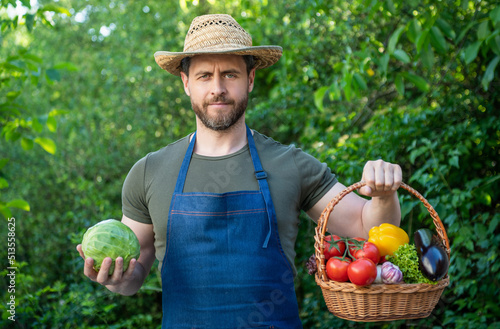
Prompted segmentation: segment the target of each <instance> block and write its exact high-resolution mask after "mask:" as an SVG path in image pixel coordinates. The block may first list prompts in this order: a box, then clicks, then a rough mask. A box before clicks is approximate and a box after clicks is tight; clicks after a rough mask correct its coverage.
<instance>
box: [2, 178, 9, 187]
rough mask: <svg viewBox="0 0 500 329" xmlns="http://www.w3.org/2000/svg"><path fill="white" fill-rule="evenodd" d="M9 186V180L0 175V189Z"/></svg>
mask: <svg viewBox="0 0 500 329" xmlns="http://www.w3.org/2000/svg"><path fill="white" fill-rule="evenodd" d="M7 187H9V182H7V180H6V179H5V178H3V177H0V189H4V188H7Z"/></svg>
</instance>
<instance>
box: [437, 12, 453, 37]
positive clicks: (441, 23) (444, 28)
mask: <svg viewBox="0 0 500 329" xmlns="http://www.w3.org/2000/svg"><path fill="white" fill-rule="evenodd" d="M436 25H437V26H438V27H439V29H440V30H441V32H443V33H444V35H446V36H447V37H448V38H450V39H452V40H453V39H455V37H456V36H457V35H456V34H455V31H453V28H452V27H451V25H450V24H448V22H447V21H445V20H444V19H443V18H442V17H439V18H438V19H437V20H436Z"/></svg>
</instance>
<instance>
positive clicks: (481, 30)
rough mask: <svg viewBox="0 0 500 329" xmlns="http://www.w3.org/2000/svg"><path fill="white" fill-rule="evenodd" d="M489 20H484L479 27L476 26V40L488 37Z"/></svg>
mask: <svg viewBox="0 0 500 329" xmlns="http://www.w3.org/2000/svg"><path fill="white" fill-rule="evenodd" d="M488 24H489V22H488V21H487V20H486V21H484V22H482V23H481V24H479V27H478V28H477V39H478V40H484V39H486V38H487V37H488V35H489V34H490V28H489V26H488Z"/></svg>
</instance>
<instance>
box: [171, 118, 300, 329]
mask: <svg viewBox="0 0 500 329" xmlns="http://www.w3.org/2000/svg"><path fill="white" fill-rule="evenodd" d="M247 138H248V145H249V149H250V154H251V157H252V161H253V165H254V169H255V175H256V179H257V180H258V183H259V191H236V192H229V193H222V194H219V193H200V192H193V193H183V189H184V182H185V180H186V175H187V171H188V168H189V163H190V161H191V156H192V153H193V149H194V143H195V140H196V134H195V135H194V136H193V138H192V140H191V142H190V144H189V147H188V150H187V151H186V155H185V157H184V160H183V163H182V166H181V169H180V171H179V176H178V178H177V183H176V187H175V191H174V194H173V196H172V200H171V204H170V211H169V215H168V216H169V217H168V228H167V240H166V251H165V255H164V258H163V264H162V272H161V278H162V308H163V320H162V329H166V328H175V329H181V328H207V329H208V328H213V329H224V328H227V329H229V328H231V329H239V328H287V329H288V328H302V324H301V322H300V319H299V314H298V306H297V299H296V296H295V290H294V285H293V271H292V267H291V266H290V264H289V262H288V260H287V259H286V257H285V254H284V253H283V249H282V248H281V243H280V241H279V236H278V226H277V221H276V214H275V211H274V206H273V203H272V200H271V194H270V192H269V186H268V184H267V179H266V178H267V175H266V173H265V172H264V171H263V169H262V165H261V162H260V159H259V156H258V154H257V149H256V147H255V142H254V139H253V136H252V133H251V131H250V129H249V128H248V127H247Z"/></svg>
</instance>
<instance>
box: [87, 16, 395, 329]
mask: <svg viewBox="0 0 500 329" xmlns="http://www.w3.org/2000/svg"><path fill="white" fill-rule="evenodd" d="M281 53H282V49H281V47H278V46H260V47H254V46H252V40H251V37H250V35H249V34H248V33H247V32H246V31H245V30H243V28H241V26H240V25H239V24H238V23H237V22H236V21H235V20H234V19H233V18H232V17H231V16H229V15H205V16H200V17H196V18H195V19H194V20H193V22H192V24H191V27H190V29H189V31H188V34H187V36H186V40H185V46H184V51H183V52H180V53H172V52H157V53H156V54H155V59H156V62H157V63H158V64H159V65H160V67H162V68H163V69H165V70H167V71H168V72H170V73H172V74H174V75H180V76H181V79H182V82H183V85H184V90H185V92H186V94H187V95H188V96H189V97H190V99H191V104H192V108H193V110H194V112H195V113H196V133H195V134H191V135H189V136H186V137H185V138H183V139H181V140H179V141H177V142H175V143H172V144H170V145H168V146H166V147H164V148H163V149H161V150H159V151H157V152H153V153H150V154H148V155H147V156H146V157H145V158H143V159H141V160H140V161H138V162H137V163H136V164H135V165H134V167H133V168H132V169H131V171H130V173H129V175H128V176H127V179H126V180H125V183H124V187H123V213H124V215H123V218H122V222H123V223H125V224H126V225H128V226H129V227H130V228H131V229H132V230H133V231H134V232H135V233H136V235H137V237H138V239H139V242H140V245H141V255H140V257H139V259H138V260H135V259H133V260H131V261H130V265H129V268H128V270H127V271H126V272H125V273H122V267H123V259H121V258H118V259H117V260H116V267H115V271H114V273H113V275H111V276H109V275H108V270H109V267H110V265H111V259H110V258H107V259H105V260H104V261H103V264H102V267H101V270H100V271H99V272H98V273H97V272H95V271H94V270H93V268H92V265H93V260H92V259H90V258H89V259H85V256H84V255H83V253H82V251H81V246H78V247H77V249H78V251H79V252H80V254H81V256H82V257H83V258H84V259H85V268H84V273H85V275H86V276H87V277H89V278H90V279H91V280H93V281H96V282H98V283H100V284H102V285H105V286H106V287H107V288H108V289H109V290H110V291H113V292H117V293H120V294H123V295H132V294H135V293H136V292H137V291H138V290H139V288H140V287H141V285H142V283H143V282H144V279H145V278H146V276H147V275H148V273H149V270H150V268H151V266H152V264H153V261H154V259H155V256H156V258H157V259H158V260H159V261H160V269H161V277H162V289H163V294H162V302H163V322H162V327H163V328H218V329H221V328H252V327H258V328H264V327H265V328H270V327H273V328H301V327H302V325H301V323H300V319H299V316H298V307H297V300H296V297H295V292H294V286H293V278H294V275H295V268H294V266H293V261H294V257H295V251H294V244H295V240H296V237H297V230H298V216H299V213H300V211H301V210H304V211H306V212H307V214H308V215H309V216H310V217H311V218H313V219H315V220H316V219H317V218H319V216H320V214H321V212H322V211H323V209H324V208H325V207H326V205H327V204H328V202H329V201H330V200H331V199H332V198H333V197H334V196H336V195H337V194H338V193H339V192H340V191H342V190H343V189H344V188H345V186H344V185H342V184H340V183H338V182H337V179H336V177H335V175H333V174H331V172H330V170H329V169H328V168H327V167H326V165H325V164H322V163H320V162H319V161H318V160H316V159H314V158H313V157H311V156H309V155H307V154H306V153H304V152H302V151H301V150H300V149H297V148H295V147H290V146H284V145H281V144H279V143H278V142H275V141H274V140H272V139H271V138H268V137H266V136H264V135H261V134H259V133H258V132H256V131H252V130H250V129H249V128H248V127H247V126H246V124H245V110H246V106H247V100H248V94H249V93H250V92H251V91H252V89H253V86H254V79H255V70H256V69H263V68H266V67H268V66H270V65H272V64H274V63H275V62H277V61H278V60H279V58H280V57H281ZM362 179H363V180H364V181H365V182H366V183H367V186H365V187H364V188H362V189H361V190H360V193H363V194H365V195H367V196H371V197H372V198H371V200H369V201H368V200H366V199H364V198H361V197H359V196H357V195H355V194H353V193H351V194H349V195H348V196H346V197H345V198H344V199H343V200H342V202H340V203H339V204H338V205H337V206H336V207H335V209H334V211H333V212H332V214H331V218H330V219H329V231H330V232H335V233H336V234H338V235H342V236H351V237H354V236H364V237H367V235H368V231H369V229H370V228H371V227H373V226H375V225H379V224H380V223H382V222H391V223H393V224H396V225H399V221H400V216H401V214H400V208H399V202H398V198H397V195H396V190H397V189H398V187H399V185H400V183H401V169H400V167H399V166H398V165H393V164H390V163H387V162H384V161H381V160H378V161H369V162H367V164H366V165H365V167H364V171H363V177H362Z"/></svg>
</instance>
